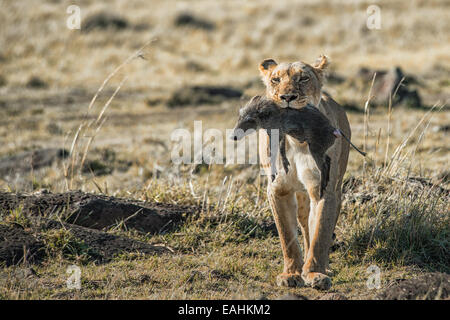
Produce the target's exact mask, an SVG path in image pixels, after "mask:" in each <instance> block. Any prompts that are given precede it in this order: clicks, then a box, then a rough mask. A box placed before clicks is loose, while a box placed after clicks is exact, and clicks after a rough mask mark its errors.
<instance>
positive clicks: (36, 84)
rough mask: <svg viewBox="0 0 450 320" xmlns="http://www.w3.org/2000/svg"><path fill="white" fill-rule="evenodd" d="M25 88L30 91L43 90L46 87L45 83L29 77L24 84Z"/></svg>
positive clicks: (37, 78)
mask: <svg viewBox="0 0 450 320" xmlns="http://www.w3.org/2000/svg"><path fill="white" fill-rule="evenodd" d="M26 86H27V88H31V89H45V88H47V87H48V85H47V83H46V82H45V81H43V80H42V79H40V78H39V77H35V76H34V77H31V78H30V80H28V82H27V84H26Z"/></svg>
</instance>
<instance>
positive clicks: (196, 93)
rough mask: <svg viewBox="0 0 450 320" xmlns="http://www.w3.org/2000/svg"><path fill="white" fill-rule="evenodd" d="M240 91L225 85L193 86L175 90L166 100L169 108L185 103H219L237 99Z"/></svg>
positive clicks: (240, 93) (240, 94)
mask: <svg viewBox="0 0 450 320" xmlns="http://www.w3.org/2000/svg"><path fill="white" fill-rule="evenodd" d="M241 96H242V91H241V90H238V89H234V88H231V87H225V86H193V87H184V88H181V89H178V90H176V91H175V92H174V93H173V94H172V96H171V97H170V98H169V100H168V101H167V106H168V107H169V108H178V107H183V106H187V105H201V104H219V103H221V102H223V101H226V100H230V99H238V98H240V97H241Z"/></svg>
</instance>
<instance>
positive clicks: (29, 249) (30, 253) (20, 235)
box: [0, 224, 44, 266]
mask: <svg viewBox="0 0 450 320" xmlns="http://www.w3.org/2000/svg"><path fill="white" fill-rule="evenodd" d="M43 246H44V245H43V243H42V242H41V241H39V240H38V239H37V238H36V237H35V236H34V235H33V234H31V233H29V232H27V231H25V230H24V229H23V228H22V227H21V226H19V225H15V224H13V225H9V226H7V225H1V224H0V264H1V262H3V263H5V264H6V266H10V265H14V264H19V263H27V262H28V263H36V262H39V261H41V260H42V258H43V257H44V251H43V250H42V249H43Z"/></svg>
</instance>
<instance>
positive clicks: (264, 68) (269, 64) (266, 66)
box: [259, 59, 277, 78]
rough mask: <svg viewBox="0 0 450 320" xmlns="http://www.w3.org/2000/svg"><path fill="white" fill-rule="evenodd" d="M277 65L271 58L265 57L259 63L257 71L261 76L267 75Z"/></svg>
mask: <svg viewBox="0 0 450 320" xmlns="http://www.w3.org/2000/svg"><path fill="white" fill-rule="evenodd" d="M276 66H277V63H276V62H275V60H273V59H266V60H264V61H263V62H261V63H260V64H259V71H260V72H261V75H262V76H263V78H265V77H267V76H268V75H269V74H270V72H272V70H273V69H274V68H275V67H276Z"/></svg>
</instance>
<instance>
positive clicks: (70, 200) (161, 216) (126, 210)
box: [0, 191, 198, 233]
mask: <svg viewBox="0 0 450 320" xmlns="http://www.w3.org/2000/svg"><path fill="white" fill-rule="evenodd" d="M19 207H20V208H21V210H22V212H23V213H24V214H25V215H31V216H50V215H52V214H55V213H60V214H61V213H62V214H63V216H65V217H66V222H68V223H71V224H76V225H80V226H84V227H88V228H93V229H99V230H101V229H107V228H110V227H114V226H116V225H117V224H118V223H122V225H123V227H125V228H128V229H135V230H137V231H140V232H144V233H162V232H165V231H168V230H171V229H173V228H174V227H175V226H176V225H177V224H178V223H180V222H181V221H183V220H184V219H185V218H186V216H188V215H190V214H192V213H195V212H197V211H198V208H195V207H189V206H179V205H174V204H164V203H149V202H143V201H136V200H128V199H120V198H115V197H110V196H104V195H94V194H89V193H84V192H81V191H71V192H67V193H56V194H53V193H49V192H42V193H39V194H33V195H23V194H13V193H7V192H0V212H10V211H11V210H14V209H16V208H19Z"/></svg>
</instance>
